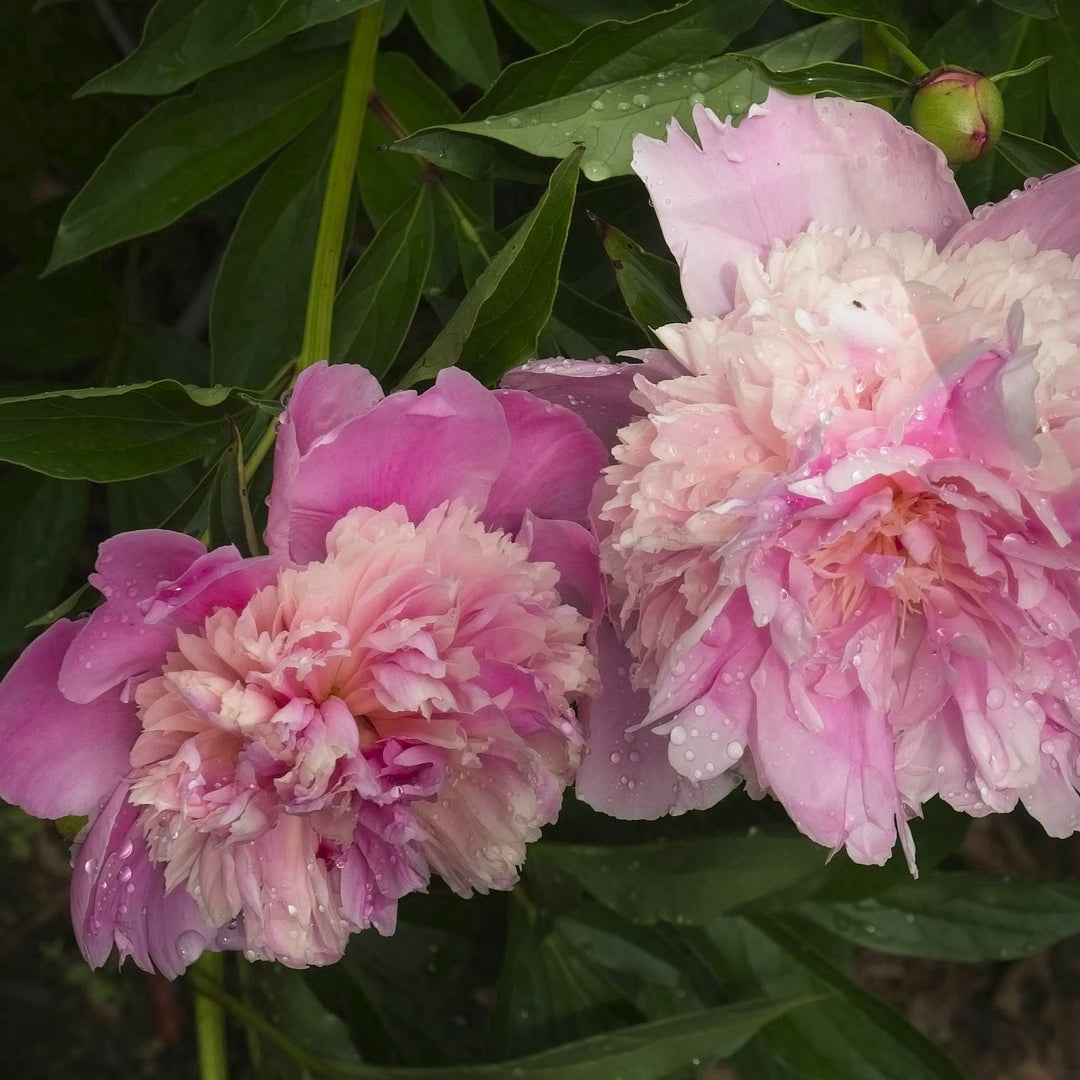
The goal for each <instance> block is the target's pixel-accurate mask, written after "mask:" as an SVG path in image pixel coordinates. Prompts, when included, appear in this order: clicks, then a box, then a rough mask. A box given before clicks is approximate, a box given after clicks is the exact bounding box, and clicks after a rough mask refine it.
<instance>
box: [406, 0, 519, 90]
mask: <svg viewBox="0 0 1080 1080" xmlns="http://www.w3.org/2000/svg"><path fill="white" fill-rule="evenodd" d="M406 7H407V9H408V12H409V17H410V18H411V19H412V21H413V22H414V23H416V28H417V29H418V30H419V31H420V33H421V34H422V35H423V37H424V40H425V41H426V42H427V43H428V45H430V46H431V50H432V52H434V53H435V54H436V55H437V56H439V57H441V58H442V59H443V60H444V61H446V63H447V64H449V65H450V67H452V68H453V69H454V70H455V71H456V72H457V73H458V74H459V75H462V76H464V77H465V78H466V79H468V80H469V82H471V83H475V84H476V85H477V86H483V87H487V86H490V85H491V84H492V83H493V82H494V81H495V77H496V76H497V75H498V74H499V46H498V43H497V42H496V41H495V32H494V31H493V30H492V29H491V21H490V20H489V19H488V13H487V8H486V7H485V6H484V0H453V3H449V4H448V3H446V0H407V3H406Z"/></svg>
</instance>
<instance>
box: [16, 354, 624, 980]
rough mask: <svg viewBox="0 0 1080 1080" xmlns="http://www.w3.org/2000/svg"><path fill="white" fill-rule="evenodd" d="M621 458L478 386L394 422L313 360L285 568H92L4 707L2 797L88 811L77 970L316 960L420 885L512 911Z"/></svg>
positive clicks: (272, 560) (567, 711) (562, 761)
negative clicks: (601, 512) (599, 496)
mask: <svg viewBox="0 0 1080 1080" xmlns="http://www.w3.org/2000/svg"><path fill="white" fill-rule="evenodd" d="M605 457H606V455H605V452H604V449H603V447H602V445H601V444H600V443H599V441H598V440H597V439H596V438H595V436H593V435H592V434H590V433H589V431H588V430H587V428H586V427H585V425H584V424H583V423H582V422H581V421H580V420H579V419H578V418H577V417H575V416H574V415H573V414H571V413H569V412H567V411H566V410H564V409H561V408H558V407H556V406H554V405H551V404H549V403H547V402H544V401H541V400H540V399H538V398H535V397H532V396H530V395H528V394H525V393H520V392H517V391H498V392H496V393H491V392H490V391H487V390H485V389H484V388H483V387H481V386H480V384H479V383H477V382H476V381H475V380H473V379H472V378H470V377H469V376H467V375H465V374H464V373H462V372H458V371H447V372H444V373H443V374H442V375H441V376H440V378H439V380H438V383H437V384H436V386H435V387H434V388H433V389H431V390H429V391H427V392H426V393H424V394H420V395H417V394H416V393H414V392H407V393H402V394H395V395H392V396H391V397H389V398H385V399H384V398H382V395H381V392H380V391H379V390H378V385H377V383H376V382H375V380H374V379H373V378H372V377H371V376H370V375H369V374H368V373H367V372H366V371H364V370H363V369H360V368H355V367H345V366H342V367H334V368H329V367H327V366H326V365H325V364H320V365H316V366H315V367H313V368H311V369H309V370H308V371H306V372H305V373H304V374H303V375H302V376H301V377H300V379H299V381H298V383H297V386H296V389H295V391H294V392H293V395H292V398H291V400H290V402H289V405H288V409H287V411H286V413H285V415H284V417H283V421H282V425H281V428H280V434H279V445H278V451H277V461H276V466H275V481H274V488H273V510H272V514H271V525H270V529H269V530H268V540H269V542H270V546H271V549H272V550H271V555H270V556H269V557H266V558H262V559H247V560H244V559H241V558H240V557H239V556H238V555H237V554H236V553H235V552H234V551H231V550H230V549H221V550H218V551H213V552H210V553H205V552H204V549H203V547H202V545H201V544H199V543H197V542H196V541H194V540H191V539H190V538H189V537H185V536H179V535H177V534H173V533H165V532H154V531H150V532H145V533H133V534H126V535H124V536H120V537H117V538H115V539H113V540H110V541H107V542H106V543H105V544H104V545H102V549H101V553H100V557H99V560H98V573H97V575H96V576H95V577H94V578H92V581H93V583H94V584H95V586H96V587H97V588H99V589H100V590H101V592H102V593H103V594H104V596H105V598H106V599H105V603H103V604H102V606H101V607H100V608H98V609H97V611H95V612H94V614H93V615H91V616H90V617H89V619H87V620H85V621H83V622H81V623H71V622H68V621H66V620H64V621H61V622H59V623H57V624H55V625H54V626H53V627H51V628H50V629H49V630H48V631H46V633H45V634H43V635H42V636H41V637H40V638H39V639H38V640H37V641H35V642H34V643H33V644H32V645H31V646H30V647H29V648H28V649H27V650H26V652H25V653H24V654H23V656H22V657H21V658H20V660H19V661H18V662H17V663H16V665H15V667H14V668H13V669H12V671H11V672H10V673H9V674H8V676H7V677H6V678H5V680H4V682H3V684H0V735H2V737H3V739H4V741H5V743H6V745H7V747H8V752H7V753H6V754H5V757H4V759H3V762H2V764H0V795H2V796H3V797H4V798H7V799H10V800H12V801H15V802H19V803H20V804H21V805H23V806H24V807H26V808H27V809H28V810H30V811H31V812H32V813H37V814H41V815H43V816H58V815H61V814H71V813H89V814H90V816H91V820H90V823H89V825H88V826H87V828H86V830H85V831H84V833H83V834H82V836H81V837H80V840H79V843H78V845H77V848H76V851H75V854H74V866H75V871H74V879H73V885H72V912H73V920H74V923H75V928H76V933H77V936H78V938H79V942H80V946H81V947H82V949H83V952H84V954H85V955H86V957H87V959H88V960H89V962H90V963H91V964H93V965H94V966H98V965H100V964H101V963H103V962H104V961H105V959H106V958H107V956H108V954H109V952H110V951H111V949H112V947H113V945H114V944H115V945H116V946H117V947H118V949H119V951H120V954H121V956H122V957H123V956H128V955H130V956H133V957H134V959H135V961H136V963H138V964H139V966H141V967H144V968H148V969H149V968H151V967H155V968H157V969H158V970H160V971H162V972H164V973H165V974H167V975H170V976H173V975H176V974H178V973H179V972H180V971H182V970H183V969H184V967H186V965H187V964H188V963H190V962H191V961H192V960H193V959H194V958H195V957H197V956H198V955H199V953H200V952H201V951H202V950H203V949H204V948H207V947H210V948H244V949H245V950H246V951H247V954H248V955H249V956H250V957H251V958H264V959H271V960H278V961H281V962H283V963H285V964H288V965H290V966H294V967H300V966H305V965H309V964H325V963H329V962H332V961H334V960H336V959H337V958H338V957H340V955H341V953H342V951H343V949H344V947H345V944H346V941H347V939H348V936H349V934H350V933H352V932H353V931H357V930H362V929H365V928H367V927H369V926H374V927H375V928H376V929H378V930H379V931H381V932H382V933H391V932H392V931H393V928H394V922H395V911H396V902H397V900H398V899H399V898H400V897H401V896H402V895H404V894H405V893H407V892H410V891H413V890H416V889H423V888H425V887H426V886H427V883H428V880H429V877H430V874H431V871H432V870H434V871H435V872H436V873H438V874H440V875H441V876H442V877H443V878H444V879H445V880H446V882H447V883H448V884H449V885H450V887H451V888H453V889H454V890H455V891H456V892H458V893H460V894H462V895H468V894H470V893H471V892H473V891H486V890H488V889H505V888H508V887H510V886H511V885H512V884H513V882H514V881H515V880H516V877H517V873H518V870H519V868H520V865H521V863H522V861H523V860H524V858H525V846H526V844H528V843H529V842H530V841H532V840H535V839H536V838H537V836H539V833H540V829H541V827H542V826H543V825H545V824H547V823H549V822H551V821H553V820H554V819H555V817H556V816H557V814H558V810H559V806H560V803H561V799H562V793H563V790H564V788H565V787H566V786H567V784H569V783H570V782H571V781H572V779H573V776H574V772H575V769H576V766H577V763H578V759H579V757H580V753H581V745H582V738H581V735H580V732H579V728H578V725H577V721H576V719H575V716H574V713H573V710H572V707H571V704H572V701H573V700H574V699H576V698H577V697H579V696H581V695H585V694H587V693H589V692H590V691H591V690H592V689H594V682H595V668H594V662H593V660H592V657H591V655H590V651H589V649H588V647H587V645H586V637H587V635H588V634H589V630H590V626H591V623H592V619H593V617H594V616H595V615H596V614H597V613H598V607H599V597H600V586H599V573H598V569H597V564H596V544H595V541H594V540H593V538H592V537H591V535H590V534H589V532H588V531H587V530H586V529H585V528H584V527H583V526H582V524H580V522H582V521H584V519H585V516H586V503H587V499H588V496H589V493H590V491H591V489H592V487H593V484H594V483H595V480H596V476H597V474H598V472H599V469H600V467H601V465H602V463H603V461H604V459H605ZM564 481H565V482H564ZM530 506H531V507H535V508H536V510H537V511H538V512H533V511H532V510H531V509H529V507H530ZM541 514H544V516H541Z"/></svg>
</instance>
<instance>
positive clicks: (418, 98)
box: [357, 52, 458, 229]
mask: <svg viewBox="0 0 1080 1080" xmlns="http://www.w3.org/2000/svg"><path fill="white" fill-rule="evenodd" d="M375 94H376V96H377V104H375V105H373V107H372V108H371V109H369V110H368V116H367V118H366V119H365V120H364V129H363V131H362V132H361V135H360V155H359V159H358V161H357V177H358V179H359V182H360V197H361V198H362V199H363V201H364V209H365V210H366V211H367V214H368V217H370V218H371V223H372V224H373V225H374V226H375V228H377V229H378V228H381V227H382V225H383V222H385V221H386V219H387V218H388V217H389V216H390V215H391V214H392V213H393V212H394V211H395V210H397V209H398V207H399V206H402V205H403V204H404V203H407V202H408V201H409V200H410V199H411V198H412V197H413V196H414V195H415V194H416V192H417V191H419V189H420V187H421V185H422V184H423V182H424V166H423V164H422V163H421V162H419V161H416V160H415V159H412V160H410V159H409V158H407V157H405V156H403V155H400V154H392V153H388V152H387V151H386V150H385V149H384V148H385V146H386V144H387V143H390V142H393V141H394V139H396V138H397V137H398V136H397V134H395V133H394V132H392V131H391V130H390V128H389V127H387V126H386V123H385V122H384V121H385V120H387V119H389V118H390V117H391V116H392V118H393V120H394V121H396V123H397V124H399V125H400V126H401V127H402V128H403V129H404V130H405V131H406V132H413V131H418V130H420V129H421V128H425V127H430V126H432V125H435V124H447V123H453V122H454V121H455V120H457V118H458V110H457V107H456V106H455V105H454V103H453V102H452V101H451V100H450V99H449V98H448V97H447V96H446V94H444V93H443V91H442V90H441V89H440V88H439V87H438V86H437V85H436V84H435V83H434V82H432V81H431V79H429V78H428V77H427V75H425V74H424V73H423V72H422V71H421V70H420V68H419V67H418V66H417V65H416V62H415V61H414V60H413V59H412V57H410V56H406V55H405V54H404V53H397V52H387V53H380V54H379V56H378V57H377V59H376V61H375Z"/></svg>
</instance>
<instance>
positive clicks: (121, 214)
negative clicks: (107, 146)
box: [47, 51, 342, 270]
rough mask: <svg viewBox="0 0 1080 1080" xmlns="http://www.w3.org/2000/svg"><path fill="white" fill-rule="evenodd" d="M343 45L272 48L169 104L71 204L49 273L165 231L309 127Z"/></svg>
mask: <svg viewBox="0 0 1080 1080" xmlns="http://www.w3.org/2000/svg"><path fill="white" fill-rule="evenodd" d="M341 70H342V69H341V55H340V54H339V53H338V52H332V53H326V52H321V53H312V54H309V55H305V56H302V57H298V56H289V55H285V54H282V53H280V52H277V51H275V52H274V53H271V54H269V55H268V56H265V57H260V58H259V59H257V60H254V61H252V62H251V63H249V64H243V65H240V66H238V67H233V68H230V69H228V70H226V71H222V72H219V73H217V74H214V75H211V76H210V77H209V78H207V79H204V80H203V81H202V82H201V83H199V85H198V86H197V87H196V88H195V90H194V91H193V92H192V93H190V94H187V95H184V96H183V97H178V98H171V99H170V100H168V101H164V102H162V103H161V104H160V105H158V106H157V107H156V108H155V109H153V110H151V111H150V113H148V114H147V115H146V116H145V117H143V119H142V120H140V121H139V122H138V123H137V124H136V125H135V126H134V127H133V128H131V129H130V130H129V131H128V132H127V134H126V135H124V137H123V138H122V139H121V140H120V141H119V142H118V143H117V144H116V145H115V146H114V147H113V148H112V150H111V151H109V155H108V157H106V158H105V160H104V161H103V162H102V164H101V165H100V166H99V167H98V169H97V171H96V172H95V173H94V175H93V176H91V177H90V180H89V181H88V182H87V184H86V186H85V187H84V188H83V189H82V191H80V192H79V193H78V194H77V195H76V196H75V198H74V199H73V200H72V202H71V205H70V206H69V207H68V208H67V212H66V213H65V214H64V217H63V220H62V221H61V222H60V229H59V232H58V233H57V237H56V246H55V247H54V249H53V255H52V259H51V260H50V262H49V266H48V268H47V270H55V269H56V268H57V267H59V266H63V265H65V264H66V263H69V262H73V261H74V260H75V259H81V258H83V257H84V256H86V255H90V254H92V253H93V252H95V251H100V250H101V249H102V248H107V247H110V246H111V245H113V244H118V243H120V242H121V241H123V240H130V239H131V238H132V237H135V236H142V235H143V234H145V233H149V232H154V231H155V230H157V229H162V228H164V227H165V226H166V225H170V224H172V222H174V221H176V220H177V219H178V218H180V217H181V216H183V214H185V213H186V212H187V211H188V210H190V209H191V208H192V207H193V206H197V205H198V204H199V203H201V202H203V201H204V200H205V199H208V198H209V197H210V196H211V195H213V194H214V193H215V192H217V191H220V190H221V189H222V188H223V187H225V186H226V185H227V184H230V183H231V182H232V181H234V180H236V179H238V178H239V177H241V176H243V175H244V174H245V173H247V172H248V171H249V170H251V169H253V168H254V167H255V166H256V165H258V164H259V163H260V162H261V161H263V160H265V159H266V158H267V157H269V156H270V154H272V153H273V152H274V151H275V150H276V149H278V147H280V146H282V145H283V144H284V143H286V142H288V141H289V140H290V139H291V138H292V137H293V136H294V135H296V134H297V132H299V131H301V130H303V129H304V128H305V127H307V125H308V124H309V123H311V121H312V120H313V119H314V118H315V117H316V116H317V115H318V114H319V113H320V112H321V111H322V110H323V108H325V106H326V104H327V102H328V101H329V100H330V98H331V97H332V96H333V95H334V92H335V90H336V89H337V86H338V84H339V82H340V80H341Z"/></svg>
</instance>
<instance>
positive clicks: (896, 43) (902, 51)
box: [874, 23, 930, 75]
mask: <svg viewBox="0 0 1080 1080" xmlns="http://www.w3.org/2000/svg"><path fill="white" fill-rule="evenodd" d="M874 30H875V32H876V33H877V36H878V37H879V38H880V39H881V40H882V42H883V43H884V44H885V45H886V47H887V48H888V49H889V51H890V52H893V53H895V54H896V55H897V56H898V57H899V58H900V59H901V60H902V61H903V62H904V63H905V64H906V65H907V66H908V67H909V68H911V70H912V71H913V72H914V73H915V74H916V75H925V74H926V73H927V72H928V71H929V70H930V69H929V68H928V67H927V66H926V65H925V64H924V63H923V62H922V61H921V60H920V59H919V58H918V57H917V56H916V55H915V54H914V53H913V52H912V51H911V50H910V49H909V48H908V47H907V46H906V45H905V44H904V43H903V42H902V41H901V40H900V39H899V38H898V37H897V36H896V35H895V34H894V33H893V32H892V31H891V30H890V29H888V27H885V26H882V25H881V23H877V24H876V25H875V26H874Z"/></svg>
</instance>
